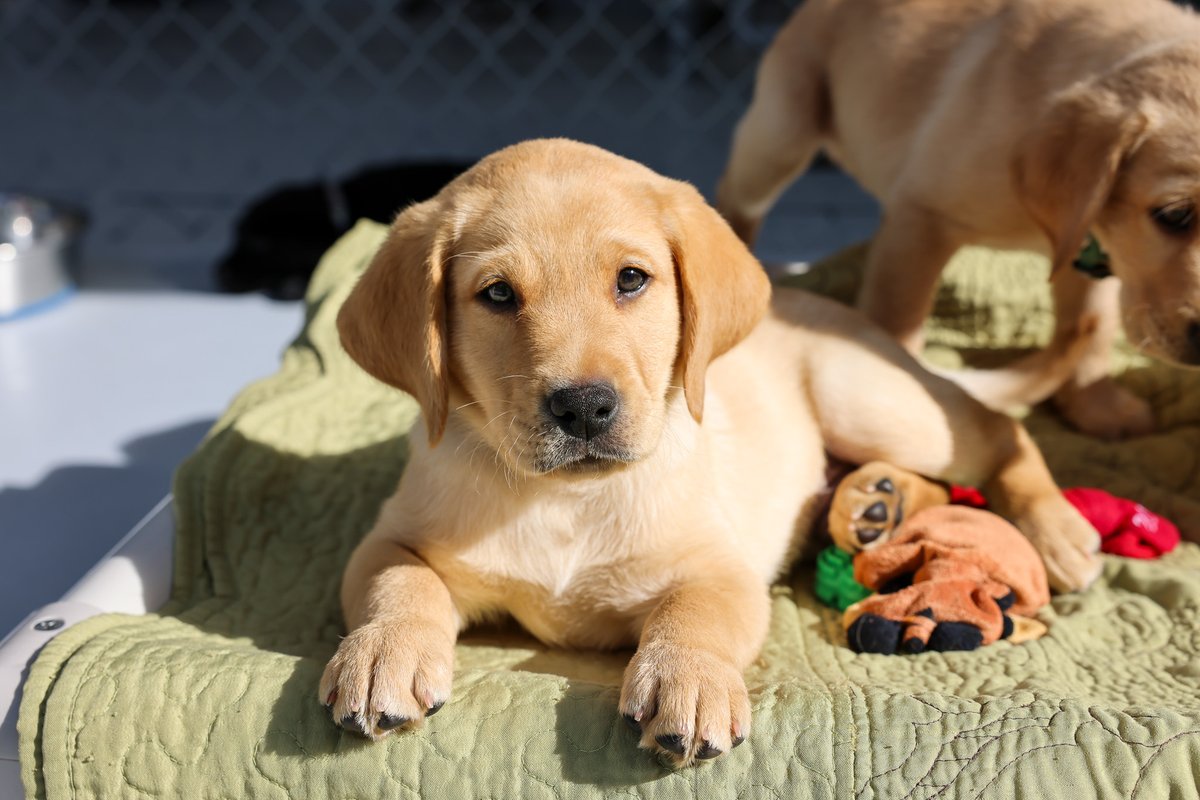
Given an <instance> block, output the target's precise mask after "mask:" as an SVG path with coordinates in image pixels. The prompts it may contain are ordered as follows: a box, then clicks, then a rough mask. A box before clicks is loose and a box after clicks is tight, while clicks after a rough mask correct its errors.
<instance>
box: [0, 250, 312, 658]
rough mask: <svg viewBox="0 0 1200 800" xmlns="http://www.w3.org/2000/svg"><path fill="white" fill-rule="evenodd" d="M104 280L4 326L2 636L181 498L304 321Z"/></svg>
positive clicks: (192, 294)
mask: <svg viewBox="0 0 1200 800" xmlns="http://www.w3.org/2000/svg"><path fill="white" fill-rule="evenodd" d="M116 274H120V273H119V271H117V273H116ZM105 275H106V277H105V278H104V279H103V280H98V281H93V282H90V283H89V282H88V281H87V280H86V277H85V280H84V281H83V288H81V289H80V291H79V292H77V293H76V294H75V295H74V296H73V297H71V298H70V299H68V300H67V301H65V302H64V303H62V304H60V305H58V306H56V307H54V308H52V309H49V310H47V311H45V312H42V313H40V314H37V315H33V316H29V317H24V318H19V319H15V320H11V321H6V322H0V637H3V635H4V633H6V632H7V631H8V630H9V629H11V628H12V626H13V625H15V624H16V623H17V622H19V621H20V620H21V619H22V618H24V617H25V615H26V614H28V613H29V612H30V611H32V610H33V609H35V608H37V607H39V606H41V605H44V604H46V603H49V602H51V601H53V600H55V599H57V598H58V597H59V596H61V595H62V593H63V592H64V591H65V590H66V589H67V588H69V587H70V586H71V585H72V584H73V583H74V582H75V581H76V580H78V579H79V577H80V576H82V575H83V573H84V572H86V571H87V570H88V568H89V567H91V566H92V564H94V563H95V562H96V561H97V559H99V558H100V557H101V556H103V555H104V554H105V553H106V552H107V551H108V550H109V548H111V547H112V546H113V544H115V543H116V542H117V541H118V540H119V539H120V538H121V537H122V536H123V535H125V534H126V533H128V532H129V530H130V528H132V527H133V525H134V524H135V523H137V521H138V520H139V519H141V518H142V516H143V515H144V514H146V512H147V511H148V510H149V509H150V508H152V507H153V506H154V504H155V503H157V502H158V501H159V500H160V499H161V498H162V497H163V496H164V495H166V494H167V493H168V492H169V490H170V482H171V476H172V474H173V472H174V469H175V467H176V466H177V465H178V463H179V462H180V461H181V460H182V459H183V458H185V457H186V456H187V454H188V453H189V452H190V451H191V450H192V449H193V448H194V447H195V445H196V443H197V442H199V440H200V439H201V437H202V436H203V435H204V433H205V432H206V431H207V430H208V428H209V427H210V426H211V424H212V423H213V421H214V420H215V419H216V417H217V416H218V415H219V414H220V413H221V412H222V410H223V409H224V408H225V406H226V405H227V404H228V403H229V400H230V399H231V398H232V397H233V395H234V394H235V393H236V392H237V391H238V390H239V389H240V388H242V387H243V386H245V385H246V384H247V383H249V382H251V381H252V380H254V379H256V378H259V377H262V376H265V375H269V374H270V373H272V372H273V371H274V370H275V369H276V367H277V365H278V363H279V356H280V354H281V353H282V351H283V348H284V347H285V346H286V345H287V343H288V341H289V340H290V339H291V337H292V336H294V335H295V334H296V332H297V331H298V330H299V328H300V325H301V322H302V312H301V309H300V305H299V304H298V303H277V302H273V301H270V300H267V299H266V298H264V297H261V296H258V295H245V296H233V295H218V294H210V293H204V292H199V291H190V290H186V289H181V288H178V287H177V286H172V285H170V284H169V283H165V282H164V281H162V280H158V279H156V278H155V276H153V275H151V276H148V277H147V276H142V278H144V279H133V280H130V279H129V276H128V275H122V276H121V279H120V280H114V278H113V275H114V273H113V272H112V271H106V272H105Z"/></svg>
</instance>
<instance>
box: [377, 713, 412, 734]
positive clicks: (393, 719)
mask: <svg viewBox="0 0 1200 800" xmlns="http://www.w3.org/2000/svg"><path fill="white" fill-rule="evenodd" d="M406 722H408V717H398V716H395V715H393V714H384V715H383V716H381V717H380V718H379V730H381V731H390V730H392V729H393V728H399V727H400V726H401V725H403V724H404V723H406Z"/></svg>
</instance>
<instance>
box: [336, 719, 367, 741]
mask: <svg viewBox="0 0 1200 800" xmlns="http://www.w3.org/2000/svg"><path fill="white" fill-rule="evenodd" d="M339 724H340V725H341V726H342V727H343V728H345V729H346V730H348V731H350V732H351V733H357V734H358V735H359V736H366V735H367V731H366V729H365V728H363V726H362V723H361V722H359V721H358V717H356V716H354V715H353V714H347V715H346V716H344V717H342V721H341V722H340V723H339Z"/></svg>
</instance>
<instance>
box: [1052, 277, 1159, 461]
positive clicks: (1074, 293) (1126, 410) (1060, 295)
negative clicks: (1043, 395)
mask: <svg viewBox="0 0 1200 800" xmlns="http://www.w3.org/2000/svg"><path fill="white" fill-rule="evenodd" d="M1061 272H1062V274H1060V275H1056V276H1055V277H1054V287H1053V290H1054V310H1055V315H1056V330H1055V333H1054V336H1055V339H1059V338H1061V337H1070V336H1071V335H1073V333H1074V332H1075V331H1077V330H1078V329H1079V327H1080V326H1081V324H1082V322H1083V320H1084V319H1085V318H1089V317H1090V318H1092V319H1095V320H1096V323H1097V328H1096V333H1095V334H1094V336H1093V337H1092V340H1091V343H1090V344H1089V345H1088V349H1087V350H1086V352H1085V353H1084V355H1083V358H1082V359H1080V361H1079V364H1078V366H1077V367H1076V369H1075V374H1074V375H1073V376H1072V377H1071V379H1070V380H1069V381H1068V382H1067V383H1066V384H1065V385H1064V386H1063V387H1062V389H1060V390H1059V392H1058V394H1056V395H1055V396H1054V402H1055V405H1057V406H1058V409H1059V411H1061V412H1062V415H1063V416H1064V417H1066V419H1067V421H1068V422H1070V423H1071V424H1072V425H1074V426H1075V427H1076V428H1078V429H1079V430H1081V431H1083V432H1084V433H1088V434H1091V435H1093V436H1099V437H1101V438H1104V439H1119V438H1121V437H1123V436H1139V435H1141V434H1146V433H1149V432H1150V431H1152V430H1154V412H1153V411H1152V410H1151V408H1150V404H1149V403H1147V402H1146V401H1145V400H1143V399H1142V398H1140V397H1138V396H1137V395H1135V394H1133V393H1132V392H1130V391H1129V390H1128V389H1125V388H1123V387H1121V386H1119V385H1118V384H1117V382H1116V381H1114V380H1113V379H1112V376H1111V374H1110V373H1111V371H1112V346H1113V341H1114V340H1115V339H1116V337H1117V326H1118V324H1119V323H1120V311H1119V295H1120V292H1121V284H1120V282H1119V281H1118V280H1117V279H1116V278H1104V279H1103V280H1095V279H1093V278H1089V277H1088V276H1086V275H1084V274H1082V273H1080V272H1078V271H1077V270H1074V269H1064V270H1062V271H1061Z"/></svg>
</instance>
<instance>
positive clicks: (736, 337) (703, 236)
mask: <svg viewBox="0 0 1200 800" xmlns="http://www.w3.org/2000/svg"><path fill="white" fill-rule="evenodd" d="M672 184H673V185H672V186H671V189H670V190H669V193H668V199H667V209H666V213H667V217H668V220H667V231H668V239H669V242H670V246H671V254H672V257H673V258H674V260H675V272H676V276H677V280H678V284H679V297H680V316H681V320H682V328H683V330H682V335H681V338H680V348H679V364H680V365H681V367H682V372H683V391H684V397H685V398H686V399H687V404H688V410H689V411H690V412H691V413H692V416H693V417H694V418H695V419H696V421H697V422H699V421H700V419H701V417H702V415H703V413H704V376H705V373H706V372H707V370H708V365H709V363H710V362H711V361H712V360H713V359H714V358H716V357H717V356H719V355H721V354H722V353H724V352H725V351H727V350H729V349H730V348H731V347H733V346H734V345H735V344H737V343H738V342H740V341H741V340H742V339H744V338H746V336H747V335H749V333H750V331H751V330H753V329H754V326H755V325H757V324H758V322H759V320H761V319H762V317H763V315H764V314H765V313H766V311H767V306H768V303H769V301H770V297H771V285H770V283H769V282H768V281H767V276H766V273H765V272H764V271H763V268H762V265H761V264H759V263H758V261H757V259H755V258H754V256H753V255H752V254H751V253H750V251H749V250H747V249H746V245H745V244H743V243H742V240H741V239H739V238H738V237H737V235H736V234H734V232H733V229H731V228H730V227H729V224H728V223H726V222H725V220H724V219H722V218H721V216H720V215H719V214H718V213H717V212H716V211H715V210H714V209H713V208H712V207H711V206H709V205H708V203H706V202H705V201H704V197H703V196H701V194H700V193H699V192H698V191H696V189H695V188H694V187H692V186H690V185H688V184H684V183H676V182H674V181H672Z"/></svg>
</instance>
